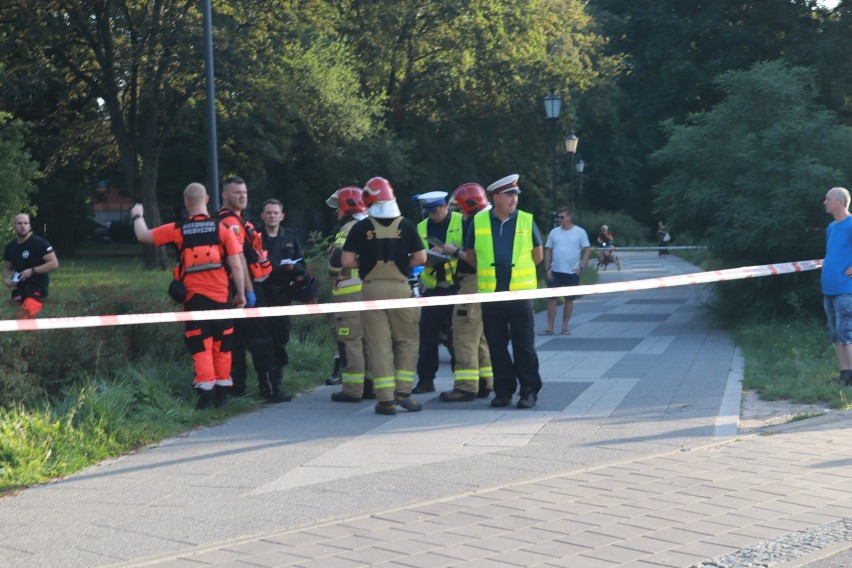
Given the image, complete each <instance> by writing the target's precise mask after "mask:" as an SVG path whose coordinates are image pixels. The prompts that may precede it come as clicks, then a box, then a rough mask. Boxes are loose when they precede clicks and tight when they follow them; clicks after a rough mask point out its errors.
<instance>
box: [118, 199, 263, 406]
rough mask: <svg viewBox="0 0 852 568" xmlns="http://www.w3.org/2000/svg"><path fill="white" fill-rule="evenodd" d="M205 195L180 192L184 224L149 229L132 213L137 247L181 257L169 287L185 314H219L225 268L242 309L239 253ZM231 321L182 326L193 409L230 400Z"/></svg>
mask: <svg viewBox="0 0 852 568" xmlns="http://www.w3.org/2000/svg"><path fill="white" fill-rule="evenodd" d="M208 199H209V196H208V195H207V190H206V189H205V187H204V186H203V185H201V184H200V183H191V184H189V185H188V186H186V189H184V192H183V201H184V206H185V207H186V210H187V213H189V217H188V218H187V219H186V221H182V222H177V223H167V224H165V225H160V226H159V227H156V228H155V229H153V230H152V229H148V225H147V224H146V223H145V218H144V217H143V216H142V215H143V213H144V211H143V209H142V204H140V203H137V204H136V205H134V206H133V207H132V208H131V209H130V215H131V218H132V219H133V232H134V233H135V234H136V239H137V240H138V241H139V242H141V243H147V244H154V245H157V246H160V245H165V244H169V243H174V244H175V245H177V248H178V251H179V252H180V254H179V258H178V266H177V268H176V271H175V276H176V279H175V281H174V282H173V283H172V286H170V287H169V292H170V294H171V295H172V296H173V297H177V298H179V299H181V300H182V301H183V304H184V310H187V311H199V310H221V309H226V308H228V307H230V306H229V304H228V295H229V284H228V279H229V278H228V269H230V272H231V275H232V276H233V278H234V284H235V285H234V287H235V289H236V291H235V293H234V295H233V297H232V299H231V305H233V306H234V307H236V308H242V307H243V306H245V303H246V297H245V287H244V285H243V283H244V276H243V265H244V260H243V258H242V256H243V248H242V246H241V245H240V244H239V242H238V241H237V239H236V237H235V236H234V234H233V233H232V232H231V231H228V230H227V228H226V227H225V226H224V225H222V224H221V223H220V222H219V220H218V219H216V218H215V217H210V216H209V214H208V213H207V200H208ZM233 332H234V326H233V323H232V321H231V320H210V321H189V322H186V332H185V340H186V346H187V348H188V349H189V352H190V353H191V354H192V360H193V363H194V366H195V380H194V381H193V387H195V390H196V391H198V403H197V404H196V408H199V409H204V408H210V407H211V406H216V407H219V406H222V405H223V404H225V403H226V402H227V400H228V390H229V389H230V387H231V385H232V384H233V381H232V380H231V339H232V337H233Z"/></svg>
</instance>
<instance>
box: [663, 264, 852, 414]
mask: <svg viewBox="0 0 852 568" xmlns="http://www.w3.org/2000/svg"><path fill="white" fill-rule="evenodd" d="M673 254H676V255H677V256H679V257H681V258H683V259H684V260H686V261H687V262H690V263H692V264H695V265H697V266H700V267H701V268H703V269H704V270H715V269H718V268H721V263H720V262H719V261H718V260H717V259H715V258H713V257H712V256H711V255H710V253H709V252H708V251H707V250H678V251H673ZM729 331H730V332H731V333H732V335H733V338H734V342H735V343H736V344H737V345H738V346H739V347H740V349H742V352H743V356H744V358H745V375H744V377H743V388H746V389H754V390H756V391H757V392H758V395H759V396H760V398H762V399H764V400H787V401H790V402H793V403H799V404H824V405H826V406H828V407H830V408H836V409H840V410H847V409H850V408H852V406H850V404H849V402H848V400H847V396H848V395H849V393H850V392H852V388H849V387H846V388H844V387H843V385H840V384H839V383H837V382H834V381H832V379H833V378H834V377H836V376H837V375H838V371H837V360H836V358H835V355H834V348H833V346H832V345H831V344H830V343H829V342H828V339H827V338H826V336H825V322H824V320H822V319H819V318H817V317H809V316H805V315H803V314H802V313H801V312H799V313H798V314H797V315H795V316H789V317H783V318H776V319H774V320H772V321H769V322H747V321H741V322H739V323H737V324H735V325H733V326H731V327H730V328H729Z"/></svg>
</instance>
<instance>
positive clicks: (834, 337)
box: [823, 294, 852, 345]
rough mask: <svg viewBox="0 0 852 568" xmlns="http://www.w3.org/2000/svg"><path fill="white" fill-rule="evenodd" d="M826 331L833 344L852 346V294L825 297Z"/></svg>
mask: <svg viewBox="0 0 852 568" xmlns="http://www.w3.org/2000/svg"><path fill="white" fill-rule="evenodd" d="M823 307H824V308H825V315H826V319H827V325H826V331H827V332H828V339H829V341H831V342H832V343H841V344H843V345H850V344H852V294H840V295H837V296H824V297H823Z"/></svg>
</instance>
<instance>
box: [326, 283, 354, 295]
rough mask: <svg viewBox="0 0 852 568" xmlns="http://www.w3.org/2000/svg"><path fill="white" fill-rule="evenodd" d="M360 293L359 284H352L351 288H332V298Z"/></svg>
mask: <svg viewBox="0 0 852 568" xmlns="http://www.w3.org/2000/svg"><path fill="white" fill-rule="evenodd" d="M360 291H361V284H353V285H352V286H344V287H342V288H332V290H331V295H332V296H343V295H345V294H354V293H355V292H360Z"/></svg>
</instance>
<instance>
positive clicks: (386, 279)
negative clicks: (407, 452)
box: [341, 177, 426, 414]
mask: <svg viewBox="0 0 852 568" xmlns="http://www.w3.org/2000/svg"><path fill="white" fill-rule="evenodd" d="M363 197H364V203H365V204H366V205H367V208H368V213H369V217H367V218H366V219H363V220H361V221H358V222H357V223H356V224H355V226H353V227H352V229H351V230H350V231H349V236H347V237H346V242H344V244H343V255H342V256H341V264H342V265H343V268H349V269H354V268H357V269H358V271H359V274H360V276H361V279H362V280H363V285H362V295H363V298H364V300H386V299H393V298H410V297H411V287H410V286H409V285H408V273H409V271H410V270H411V268H412V267H414V266H420V265H422V264H424V263H425V262H426V251H425V249H424V248H423V243H422V241H421V240H420V237H419V236H418V234H417V227H416V226H415V225H414V223H412V222H411V221H409V220H407V219H405V218H403V217H402V214H401V213H400V211H399V206H398V205H397V203H396V195H395V194H394V191H393V188H392V187H391V185H390V183H389V182H388V180H386V179H384V178H381V177H374V178H372V179H370V180H369V181H368V182H367V185H365V186H364V193H363ZM419 318H420V311H419V309H418V308H396V309H392V310H368V311H365V312H363V313H362V314H361V321H362V323H363V324H364V339H365V341H366V342H367V365H368V371H369V374H370V376H371V378H372V379H373V387H374V389H375V392H376V397H377V398H378V402H377V403H376V408H375V410H376V413H377V414H396V406H397V405H398V406H400V407H402V408H404V409H405V410H408V411H409V412H416V411H419V410H421V406H420V404H419V403H418V402H417V401H415V400H414V399H413V398H412V397H411V387H412V386H413V383H414V368H415V366H416V364H417V350H418V345H419V335H420V334H419V331H418V323H419Z"/></svg>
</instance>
